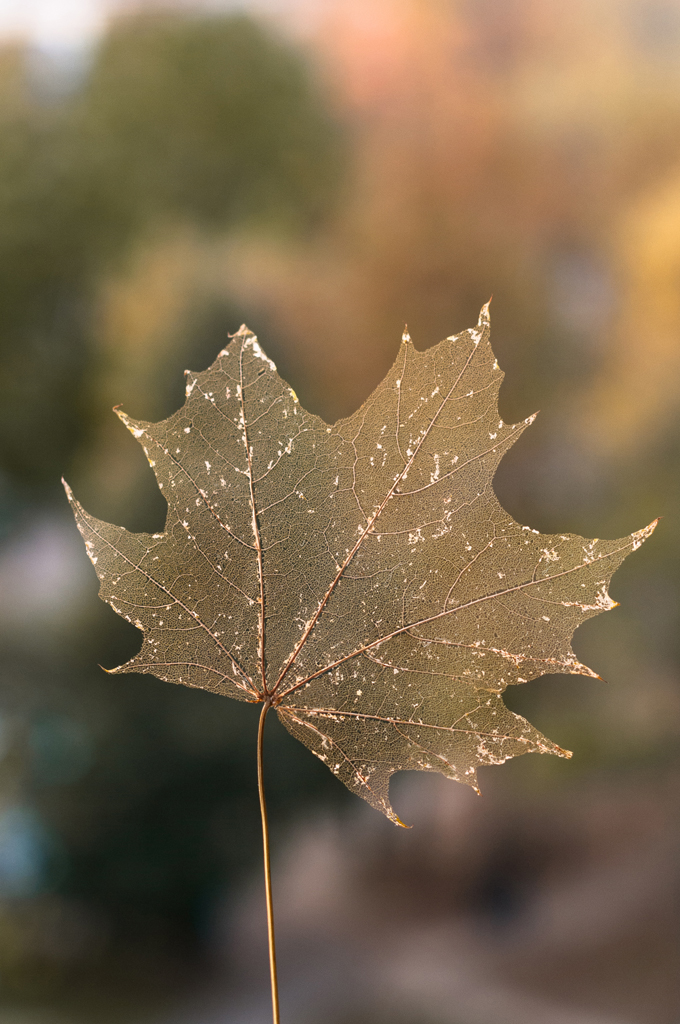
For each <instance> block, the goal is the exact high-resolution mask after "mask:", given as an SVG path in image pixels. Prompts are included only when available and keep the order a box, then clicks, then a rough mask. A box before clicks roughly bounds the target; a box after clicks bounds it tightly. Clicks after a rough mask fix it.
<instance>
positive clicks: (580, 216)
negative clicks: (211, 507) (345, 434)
mask: <svg viewBox="0 0 680 1024" xmlns="http://www.w3.org/2000/svg"><path fill="white" fill-rule="evenodd" d="M491 294H493V296H494V299H493V305H492V333H493V341H494V348H495V350H496V353H497V355H498V359H499V362H500V363H501V366H502V367H503V368H504V369H505V371H506V375H507V376H506V381H505V383H504V384H503V388H502V392H501V412H502V414H503V417H504V418H505V419H506V420H507V421H516V420H518V419H520V418H524V417H525V416H527V415H528V414H529V413H531V412H534V411H535V410H536V409H540V410H541V415H540V416H539V417H538V419H537V421H536V423H535V425H534V426H533V427H532V428H531V430H530V431H529V432H528V433H527V434H525V435H524V436H523V438H522V440H521V441H520V442H519V443H518V444H517V445H516V446H515V448H514V449H513V450H512V452H511V453H510V454H509V455H508V456H507V457H506V459H505V460H504V462H503V464H502V466H501V468H500V470H499V473H498V474H497V478H496V487H497V491H498V493H499V496H500V498H501V500H502V502H503V504H504V505H505V507H506V508H507V509H508V510H509V511H510V512H511V513H512V514H513V515H514V516H515V518H517V519H518V520H519V521H520V522H522V523H525V524H528V525H530V526H532V527H533V528H536V529H539V530H543V531H573V532H579V533H583V534H585V535H587V536H605V537H611V536H619V535H621V534H625V533H629V532H631V531H632V530H635V529H638V528H640V527H642V526H644V525H646V524H647V523H648V522H649V521H650V520H652V519H653V518H655V517H656V516H663V519H662V522H661V524H660V526H659V528H658V529H657V532H656V534H655V536H654V538H653V540H652V541H650V542H649V543H647V544H646V545H645V546H644V547H643V548H642V549H641V550H640V551H638V552H637V553H636V554H635V555H634V556H633V557H631V558H630V559H629V560H628V562H626V564H625V566H624V567H623V568H622V569H621V570H620V571H619V572H618V573H617V575H616V577H615V579H614V582H613V586H612V594H613V596H614V597H615V598H616V599H617V600H619V601H620V602H621V607H620V608H618V609H616V610H615V611H614V612H611V613H609V614H607V615H606V616H602V617H600V618H598V619H595V620H592V621H590V622H588V623H587V624H586V625H584V626H583V627H582V628H581V629H580V630H579V631H578V634H577V636H576V640H575V648H576V651H577V653H578V655H579V656H580V658H581V659H582V660H583V661H585V662H586V663H588V664H589V665H591V666H593V667H594V668H595V669H596V670H597V671H598V672H599V673H600V674H601V675H602V676H603V677H604V679H606V680H607V682H606V683H604V682H597V681H594V680H592V679H585V678H580V677H568V676H554V677H546V678H544V679H542V680H539V681H536V682H533V683H531V684H529V685H527V686H525V687H521V688H519V690H517V691H516V692H512V693H511V694H510V695H509V696H508V703H510V704H511V706H512V707H513V709H515V710H517V711H521V712H522V713H524V714H527V715H528V716H529V717H530V718H531V719H532V721H533V722H534V723H535V724H536V725H537V726H539V728H541V729H542V730H544V731H545V732H546V733H547V734H548V735H549V736H550V737H551V738H552V739H554V740H556V741H557V742H559V743H560V744H561V745H562V746H566V747H569V748H570V749H572V750H573V751H574V752H575V755H574V758H573V760H572V761H571V762H561V761H557V760H556V759H551V758H540V757H527V758H521V759H519V760H517V761H516V762H511V763H509V764H507V765H506V766H504V767H503V768H495V769H484V770H482V773H481V775H482V779H481V781H482V788H483V791H484V795H483V798H482V799H479V798H477V797H476V796H475V795H474V794H473V793H472V791H468V790H466V789H464V788H463V787H461V786H456V785H455V784H453V783H450V782H447V781H446V780H444V779H442V778H439V777H435V776H429V775H428V776H418V775H411V774H409V775H405V776H403V777H400V778H398V779H397V780H396V781H395V783H394V803H395V806H396V808H397V810H398V812H399V814H400V815H401V817H402V818H404V819H406V820H408V821H409V822H410V823H412V824H413V825H414V828H413V829H411V830H410V831H408V832H404V831H402V830H398V829H395V828H394V827H393V826H392V825H391V824H390V823H389V822H387V821H386V820H383V819H382V818H381V817H380V816H379V815H377V814H376V813H375V812H373V811H371V810H370V808H368V807H366V806H364V805H363V804H362V803H361V802H360V801H358V800H357V799H356V798H354V797H350V795H349V794H348V793H346V792H345V791H344V789H343V788H342V787H341V786H340V785H339V784H338V783H337V782H336V780H335V779H334V778H333V777H332V776H331V775H330V773H328V772H327V771H326V769H325V768H324V767H323V766H322V765H321V764H320V763H319V762H317V761H316V760H315V759H314V758H312V757H311V756H310V755H309V754H308V752H307V751H306V750H304V749H303V748H302V747H301V746H299V745H296V743H295V741H294V740H293V739H292V738H291V737H289V736H288V734H284V732H283V730H282V729H281V728H279V727H278V723H276V722H272V723H271V726H268V736H267V744H268V748H267V785H268V791H269V800H270V805H271V814H272V818H273V842H274V859H275V887H276V891H275V898H276V902H277V909H278V924H279V944H280V960H281V985H282V1009H283V1014H284V1020H285V1021H289V1022H291V1024H292V1022H293V1021H295V1022H296V1024H317V1022H324V1024H387V1022H390V1024H533V1022H535V1024H677V1022H678V1021H680V981H679V975H680V972H679V971H678V963H679V956H680V877H679V870H678V865H679V864H680V828H679V825H678V809H679V808H678V796H679V795H680V758H679V757H678V739H679V736H680V690H679V688H678V669H679V660H680V648H679V644H678V637H679V631H678V626H677V621H678V561H679V558H680V535H679V532H678V499H679V473H678V471H679V469H680V5H679V4H678V2H677V0H261V2H260V3H257V2H256V0H252V2H251V3H243V4H240V5H238V6H237V5H234V4H230V3H226V2H223V3H219V2H213V3H200V2H198V0H196V2H191V0H186V2H185V3H183V4H179V3H176V4H174V5H172V4H168V3H159V2H151V0H149V2H147V3H139V2H137V3H133V2H124V0H119V2H118V3H116V2H114V0H108V2H107V0H45V2H41V0H32V2H29V0H23V2H22V3H19V2H18V0H16V2H15V0H0V460H1V461H0V647H1V649H2V659H1V667H0V1021H2V1024H80V1022H83V1024H97V1022H102V1024H107V1022H108V1024H133V1022H142V1021H150V1022H155V1024H218V1022H229V1024H260V1022H262V1024H264V1022H265V1021H267V1020H268V1019H270V1018H269V1012H270V1011H269V1008H268V998H269V996H268V977H267V963H266V939H265V932H264V907H263V887H262V882H261V880H260V875H259V872H260V856H261V854H260V846H259V841H260V840H259V822H258V817H257V805H256V787H255V782H256V780H255V760H254V750H255V730H256V712H255V717H254V715H253V711H254V709H253V708H250V707H247V706H245V705H240V704H236V703H235V702H229V701H225V700H224V699H223V698H219V697H215V696H213V695H210V694H207V693H202V692H195V691H189V690H183V689H182V688H181V687H170V686H168V685H167V684H165V683H161V682H160V681H157V680H155V679H153V678H152V677H150V676H140V677H132V676H123V677H115V678H111V677H107V676H106V675H105V674H104V672H103V671H102V670H101V668H100V667H99V666H100V665H102V666H107V667H112V666H114V665H116V664H120V663H121V662H122V661H125V660H126V659H127V658H128V657H130V655H131V654H132V653H134V652H135V651H136V650H137V648H138V646H139V639H138V634H137V631H136V630H135V629H133V628H132V627H130V626H128V625H127V624H126V623H125V622H123V621H122V620H120V619H118V618H117V617H116V616H115V615H114V613H113V612H112V611H111V610H110V609H109V608H108V607H106V606H104V605H102V604H101V603H100V602H98V600H97V597H96V592H97V584H96V580H95V578H94V573H93V572H92V569H91V566H90V564H89V562H88V561H87V559H86V557H85V553H84V550H83V548H82V544H81V541H80V538H79V536H78V534H77V532H76V530H75V527H74V524H73V521H72V519H71V517H70V513H69V511H68V509H67V506H66V502H65V499H64V495H63V491H62V490H61V485H60V482H59V479H60V477H61V476H62V475H64V476H65V477H67V479H68V480H69V483H70V484H71V485H72V486H73V488H74V490H75V492H76V494H77V495H78V497H79V498H80V499H81V500H82V502H83V504H84V505H85V506H86V507H87V508H88V510H90V511H91V512H92V513H94V514H96V515H98V516H100V517H101V518H104V519H108V520H110V521H113V522H117V523H121V524H123V525H125V526H127V527H128V528H130V529H143V530H155V529H160V528H162V524H163V520H164V503H163V500H162V499H161V497H160V494H159V492H158V491H157V489H156V487H155V483H154V481H153V478H152V474H151V471H150V470H149V468H148V466H147V463H146V460H145V458H144V455H143V453H142V451H141V449H140V448H139V447H138V446H137V445H136V444H135V442H134V440H133V439H132V437H131V436H130V435H129V434H128V433H127V431H125V429H124V428H123V427H122V425H121V424H120V423H119V421H118V419H117V418H116V417H115V416H114V415H112V414H111V412H110V409H111V407H112V406H113V405H117V404H122V405H123V407H124V408H125V410H126V411H128V412H129V413H130V414H131V415H133V416H135V417H139V418H143V419H158V418H162V417H164V416H166V415H168V414H169V413H171V412H172V411H174V410H175V409H176V408H177V407H178V406H179V405H180V404H181V402H182V399H183V375H182V371H183V370H184V369H185V368H186V367H190V368H191V369H194V370H200V369H203V368H205V367H206V366H207V365H208V364H209V363H210V362H211V361H212V359H213V358H214V355H215V354H216V352H217V351H218V349H219V348H220V347H222V346H223V345H224V344H225V341H226V339H227V334H228V332H229V331H234V330H236V329H237V328H238V327H239V325H240V324H241V323H242V322H243V321H245V322H246V323H247V324H248V325H249V326H250V327H251V328H252V329H253V330H255V331H256V332H257V333H258V335H259V337H260V340H261V343H262V344H263V346H264V347H265V349H266V351H267V352H268V354H269V355H271V357H272V358H273V359H274V360H275V361H276V362H277V364H278V367H279V370H280V371H281V373H282V374H283V376H284V377H285V378H286V379H287V380H288V381H290V383H291V384H292V386H293V387H294V388H295V390H296V391H297V393H298V395H299V397H300V399H301V401H302V403H303V404H304V405H306V406H307V407H308V408H309V409H311V410H313V411H314V412H317V413H319V414H320V415H322V416H324V417H325V418H326V419H327V420H331V421H332V420H334V419H336V418H338V417H340V416H342V415H345V414H347V413H349V412H351V411H352V410H354V409H355V408H357V407H358V405H359V404H360V403H361V401H362V400H363V399H364V398H365V397H366V396H367V395H368V394H369V392H370V391H371V390H372V388H373V387H374V386H375V385H376V384H377V383H378V381H379V380H380V379H381V377H382V375H383V374H384V372H385V370H386V369H387V367H388V366H389V365H390V363H391V361H392V359H393V358H394V356H395V354H396V352H397V349H398V345H399V341H400V337H401V332H402V328H403V324H404V322H405V321H407V322H408V325H409V328H410V332H411V335H412V336H413V338H414V342H415V344H416V346H417V347H420V348H426V347H428V346H429V345H432V344H434V343H435V342H436V341H438V340H439V339H440V338H442V337H444V336H445V335H449V334H451V333H454V332H455V331H457V330H462V329H463V328H465V327H468V326H470V325H472V324H473V323H474V322H475V321H476V318H477V314H478V310H479V308H480V306H481V305H482V303H483V302H485V301H486V300H487V299H488V298H489V296H490V295H491ZM520 691H522V692H520Z"/></svg>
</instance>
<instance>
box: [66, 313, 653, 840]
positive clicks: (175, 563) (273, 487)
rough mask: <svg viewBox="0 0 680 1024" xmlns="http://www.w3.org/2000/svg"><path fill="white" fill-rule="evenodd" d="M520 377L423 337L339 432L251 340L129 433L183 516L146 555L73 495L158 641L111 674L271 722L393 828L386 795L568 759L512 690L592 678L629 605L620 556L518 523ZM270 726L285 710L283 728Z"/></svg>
mask: <svg viewBox="0 0 680 1024" xmlns="http://www.w3.org/2000/svg"><path fill="white" fill-rule="evenodd" d="M502 378H503V374H502V373H501V371H500V370H499V368H498V364H497V362H496V360H495V359H494V356H493V353H492V351H491V347H490V343H489V317H488V307H484V309H483V310H482V314H481V316H480V320H479V323H478V325H477V327H476V328H474V329H471V330H467V331H464V332H463V333H462V334H459V335H457V336H455V337H451V338H447V339H446V340H445V341H442V342H441V343H440V344H439V345H437V346H435V347H434V348H431V349H429V350H428V351H426V352H416V350H415V349H414V348H413V346H412V345H411V342H410V339H409V338H408V336H404V343H403V345H402V346H401V350H400V352H399V355H398V357H397V360H396V362H395V364H394V366H393V367H392V369H391V371H390V372H389V373H388V375H387V377H386V378H385V380H384V381H383V382H382V384H381V385H380V386H379V387H378V388H377V389H376V391H375V392H374V393H373V394H372V395H371V397H370V398H369V399H368V401H367V402H366V403H365V404H364V405H363V406H362V408H361V409H359V411H358V412H356V413H355V414H354V415H353V416H350V417H349V418H348V419H345V420H341V421H340V422H338V423H336V424H335V425H334V426H328V425H327V424H326V423H324V421H323V420H321V419H320V418H319V417H318V416H313V415H312V414H310V413H308V412H306V411H305V410H304V409H303V408H301V406H300V404H299V402H298V400H297V398H296V396H295V393H294V392H293V391H292V390H291V389H290V388H289V387H288V385H287V384H286V383H285V382H284V381H283V380H281V378H280V377H279V376H278V374H277V372H276V368H275V366H274V364H273V363H272V362H271V360H269V359H268V358H267V357H266V356H265V354H264V353H263V352H262V350H261V349H260V347H259V345H258V343H257V340H256V338H255V337H254V336H253V335H252V334H251V333H250V332H249V331H248V330H247V329H246V328H245V327H242V328H241V330H240V331H238V333H237V334H236V335H234V337H233V339H232V340H231V341H230V343H229V344H228V345H227V347H226V348H225V349H224V350H223V351H222V352H220V354H219V356H218V357H217V360H216V361H215V363H214V364H213V365H212V366H211V367H210V369H208V370H206V371H205V372H204V373H199V374H192V373H189V374H188V382H187V388H186V402H185V404H184V406H183V407H182V409H180V410H179V411H178V412H177V413H175V414H174V415H173V416H171V417H170V418H169V419H167V420H164V421H163V422H161V423H157V424H150V423H143V422H138V421H135V420H131V419H130V418H129V417H128V416H126V415H125V414H124V413H121V412H119V414H118V415H119V416H120V418H121V419H122V420H123V422H124V423H125V424H126V426H127V427H128V428H129V429H130V430H131V431H132V433H133V434H134V436H135V437H136V438H137V439H138V440H139V441H140V443H141V444H142V446H143V448H144V451H145V452H146V454H147V457H148V460H149V463H150V464H151V466H152V467H153V469H154V472H155V474H156V477H157V479H158V485H159V487H161V488H162V490H163V494H164V495H165V497H166V499H167V502H168V517H167V523H166V527H165V530H164V531H163V533H158V534H153V535H150V534H134V533H129V532H128V531H127V530H124V529H122V528H121V527H117V526H111V525H109V524H108V523H104V522H101V521H100V520H98V519H94V518H93V517H92V516H90V515H88V514H87V513H86V512H85V511H84V510H83V509H82V508H81V507H80V505H78V503H77V502H76V501H75V500H74V499H73V497H72V495H71V494H70V491H69V498H70V500H71V501H72V504H73V508H74V511H75V515H76V518H77V521H78V526H79V528H80V531H81V533H82V535H83V537H84V539H85V543H86V546H87V550H88V553H89V555H90V558H91V560H92V562H93V564H94V566H95V568H96V570H97V574H98V576H99V578H100V580H101V591H100V592H101V596H102V597H103V598H104V599H105V600H106V601H108V602H109V604H111V606H112V607H113V608H114V610H115V611H116V612H118V614H119V615H122V616H123V617H124V618H126V619H128V621H130V622H132V623H134V625H136V626H137V627H138V628H139V629H141V630H142V632H143V634H144V642H143V645H142V649H141V651H140V652H139V654H138V655H136V657H134V658H132V659H131V660H130V661H128V662H127V663H126V664H125V665H122V666H121V667H120V668H117V669H114V670H113V671H114V672H150V673H152V674H153V675H156V676H159V677H160V678H161V679H166V680H168V681H169V682H174V683H184V684H185V685H187V686H195V687H200V688H202V689H205V690H211V691H213V692H215V693H222V694H225V695H226V696H229V697H235V698H237V699H239V700H246V701H252V702H262V703H263V704H265V705H266V710H269V708H270V707H273V708H275V709H276V712H277V714H278V716H279V718H280V719H281V721H282V722H283V724H284V725H285V726H286V728H287V729H288V730H289V731H290V732H291V733H292V734H293V735H294V736H295V737H297V739H299V740H301V741H302V743H304V744H305V745H306V746H308V747H309V748H310V749H311V750H312V751H313V753H315V754H316V755H317V756H318V757H320V758H321V760H322V761H324V762H325V763H326V764H327V765H328V767H329V768H330V769H331V771H332V772H334V774H335V775H337V776H338V778H339V779H341V780H342V781H343V782H344V783H345V785H346V786H348V787H349V789H351V790H352V791H353V792H354V793H357V794H358V795H359V796H361V797H363V798H364V799H365V800H367V801H368V802H369V803H370V804H371V805H372V806H373V807H376V808H377V809H378V810H380V811H383V813H385V814H386V815H387V816H388V817H389V818H391V819H392V820H393V821H396V822H398V821H399V819H398V818H397V817H396V815H395V813H394V811H393V810H392V807H391V805H390V802H389V797H388V786H389V780H390V776H391V775H392V774H393V773H394V772H397V771H400V770H403V769H419V770H421V771H437V772H441V773H442V774H444V775H446V776H448V777H449V778H452V779H456V780H458V781H459V782H466V783H468V784H469V785H472V786H475V787H476V784H477V783H476V769H477V767H478V766H479V765H486V764H500V763H501V762H503V761H505V760H507V759H508V758H509V757H513V756H516V755H518V754H524V753H527V752H529V751H537V752H539V753H554V754H559V755H562V756H565V755H566V756H569V754H568V752H566V751H564V750H561V749H560V747H558V746H556V745H555V744H554V743H551V742H550V741H549V740H547V739H546V738H545V737H544V736H542V735H541V734H540V733H539V732H537V730H536V729H534V728H533V727H532V726H531V725H530V724H529V723H528V722H527V721H526V720H525V719H523V718H521V717H520V716H519V715H516V714H513V713H512V712H511V711H509V710H508V709H507V708H506V707H505V705H504V703H503V700H502V697H501V694H502V691H503V690H504V689H505V688H506V686H509V685H511V684H514V683H523V682H526V681H527V680H529V679H533V678H535V677H536V676H540V675H543V674H544V673H546V672H566V673H575V674H582V675H590V676H596V673H595V672H593V671H592V670H591V669H589V668H586V667H585V666H584V665H582V664H581V663H580V662H579V661H578V660H577V658H576V657H575V655H574V653H573V651H572V649H571V638H572V636H573V633H574V630H575V629H576V628H577V627H578V626H579V625H580V624H581V623H582V622H583V621H584V620H585V619H587V618H590V617H591V616H593V615H596V614H598V613H599V612H601V611H606V610H607V609H609V608H612V607H614V605H615V602H614V601H612V600H611V599H610V597H609V595H608V592H607V586H608V583H609V580H610V577H611V575H612V573H613V572H614V570H615V569H616V568H617V566H619V565H620V563H621V562H622V561H623V559H624V558H625V557H626V555H627V554H628V553H629V552H630V551H634V550H635V549H636V548H637V547H639V546H640V544H641V543H642V542H643V540H644V539H645V538H646V537H648V536H649V535H650V533H651V532H652V530H653V529H654V526H655V525H656V524H655V523H653V524H651V525H650V526H648V527H647V528H646V529H644V530H640V531H638V532H637V533H634V534H632V536H630V537H625V538H624V539H622V540H613V541H604V540H585V539H584V538H582V537H577V536H574V535H573V534H556V535H547V534H539V533H537V532H536V531H535V530H531V529H530V528H529V527H526V526H520V525H519V524H518V523H516V522H515V521H514V520H513V519H512V518H511V516H509V515H508V514H507V513H506V512H505V511H504V510H503V508H502V507H501V505H500V504H499V502H498V500H497V498H496V496H495V494H494V492H493V489H492V486H491V482H492V478H493V475H494V472H495V469H496V467H497V465H498V463H499V461H500V459H501V458H502V456H503V454H504V453H505V452H506V451H507V449H508V448H509V447H510V445H511V444H513V443H514V441H516V440H517V438H518V437H519V435H520V434H521V433H522V431H523V430H524V428H525V427H526V426H527V425H528V424H530V423H531V422H532V420H533V417H529V419H527V420H525V421H524V422H523V423H519V424H505V423H503V422H502V420H501V419H500V417H499V413H498V405H497V398H498V390H499V387H500V384H501V381H502ZM265 713H266V711H265Z"/></svg>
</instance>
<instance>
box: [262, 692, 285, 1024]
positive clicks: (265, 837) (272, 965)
mask: <svg viewBox="0 0 680 1024" xmlns="http://www.w3.org/2000/svg"><path fill="white" fill-rule="evenodd" d="M271 706H272V701H271V697H268V698H267V699H266V700H265V702H264V704H263V705H262V713H261V714H260V724H259V727H258V730H257V789H258V793H259V795H260V816H261V818H262V847H263V853H264V886H265V892H266V896H267V937H268V940H269V971H270V975H271V986H272V1020H273V1024H280V1017H279V983H278V979H277V976H276V942H275V940H274V905H273V902H272V876H271V865H270V859H269V823H268V820H267V801H266V800H265V796H264V760H263V746H264V723H265V721H266V718H267V713H268V712H269V709H270V708H271Z"/></svg>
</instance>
